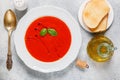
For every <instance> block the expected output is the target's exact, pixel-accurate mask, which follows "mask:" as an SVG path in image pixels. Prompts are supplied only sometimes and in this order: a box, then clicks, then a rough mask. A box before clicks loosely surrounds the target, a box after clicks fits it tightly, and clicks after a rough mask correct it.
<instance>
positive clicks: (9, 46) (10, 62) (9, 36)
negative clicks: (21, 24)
mask: <svg viewBox="0 0 120 80" xmlns="http://www.w3.org/2000/svg"><path fill="white" fill-rule="evenodd" d="M11 33H12V31H8V54H7V61H6V67H7V69H8V70H10V69H12V63H13V62H12V54H11Z"/></svg>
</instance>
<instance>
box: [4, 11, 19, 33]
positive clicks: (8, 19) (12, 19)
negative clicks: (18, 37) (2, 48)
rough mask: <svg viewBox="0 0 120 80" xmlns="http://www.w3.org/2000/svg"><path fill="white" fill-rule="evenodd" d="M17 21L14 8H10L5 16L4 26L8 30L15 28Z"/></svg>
mask: <svg viewBox="0 0 120 80" xmlns="http://www.w3.org/2000/svg"><path fill="white" fill-rule="evenodd" d="M16 23H17V20H16V16H15V14H14V12H13V11H12V10H10V9H9V10H8V11H7V12H6V13H5V16H4V26H5V28H6V29H7V30H8V31H9V30H14V29H15V28H16Z"/></svg>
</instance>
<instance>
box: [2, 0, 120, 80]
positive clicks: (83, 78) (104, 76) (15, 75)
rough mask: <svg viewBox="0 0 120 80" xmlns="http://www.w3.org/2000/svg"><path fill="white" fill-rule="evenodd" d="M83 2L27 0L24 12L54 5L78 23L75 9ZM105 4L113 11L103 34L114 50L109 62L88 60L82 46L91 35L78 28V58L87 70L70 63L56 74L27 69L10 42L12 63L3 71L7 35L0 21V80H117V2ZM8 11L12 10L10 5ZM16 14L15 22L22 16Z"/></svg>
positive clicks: (119, 71)
mask: <svg viewBox="0 0 120 80" xmlns="http://www.w3.org/2000/svg"><path fill="white" fill-rule="evenodd" d="M0 1H3V0H0ZM11 1H12V0H11ZM83 1H84V0H28V11H29V10H30V9H31V8H35V7H38V6H43V5H54V6H57V7H61V8H64V9H66V10H67V11H68V12H70V13H71V15H72V16H73V17H74V18H75V19H76V21H77V22H78V18H77V15H78V10H79V7H80V5H81V3H82V2H83ZM108 1H109V2H110V3H111V5H112V7H113V9H114V22H113V24H112V26H111V28H110V29H109V30H108V31H106V33H105V34H104V35H106V36H107V37H108V38H110V39H111V40H112V41H113V43H114V45H115V46H116V47H117V50H116V51H115V52H114V55H113V57H112V59H111V60H110V61H108V62H105V63H97V62H94V61H93V60H91V59H90V58H89V56H88V55H87V52H86V47H87V43H88V41H89V40H90V39H91V38H92V37H93V35H92V34H90V33H88V32H86V31H85V30H83V29H82V28H81V33H82V38H83V43H82V46H81V49H80V52H79V55H78V58H80V59H82V60H86V61H87V62H88V64H89V66H90V68H89V69H86V70H81V69H79V68H78V67H76V66H75V62H73V63H72V64H71V65H70V66H69V67H67V68H66V69H64V70H62V71H59V72H53V73H47V74H45V73H41V72H37V71H34V70H31V69H30V68H28V67H27V66H26V65H25V64H24V63H23V61H22V60H21V59H20V58H19V57H18V56H17V54H16V50H15V47H14V41H13V39H12V54H13V61H14V62H13V68H12V70H11V71H7V69H6V54H7V32H6V30H5V29H4V28H3V24H2V22H0V80H120V54H119V53H120V29H119V27H120V0H108ZM0 8H1V7H0ZM9 8H13V5H11V7H9ZM16 13H17V17H18V19H20V17H21V16H23V14H24V12H21V13H19V12H18V11H16ZM0 18H2V17H0ZM80 27H81V26H80ZM78 45H79V44H78Z"/></svg>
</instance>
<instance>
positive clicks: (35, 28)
mask: <svg viewBox="0 0 120 80" xmlns="http://www.w3.org/2000/svg"><path fill="white" fill-rule="evenodd" d="M25 44H26V48H27V50H28V52H29V53H30V54H31V56H33V57H34V58H35V59H37V60H39V61H43V62H53V61H56V60H59V59H61V58H62V57H63V56H65V54H66V53H67V51H68V50H69V48H70V45H71V33H70V30H69V28H68V26H67V25H66V24H65V23H64V22H63V21H62V20H60V19H58V18H56V17H52V16H44V17H40V18H38V19H36V20H35V21H33V22H32V23H31V24H30V25H29V27H28V29H27V31H26V34H25Z"/></svg>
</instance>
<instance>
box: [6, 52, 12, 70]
mask: <svg viewBox="0 0 120 80" xmlns="http://www.w3.org/2000/svg"><path fill="white" fill-rule="evenodd" d="M6 67H7V69H8V70H11V68H12V55H9V53H8V54H7V61H6Z"/></svg>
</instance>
